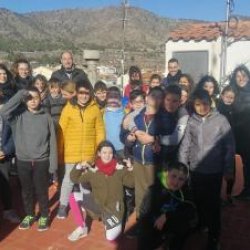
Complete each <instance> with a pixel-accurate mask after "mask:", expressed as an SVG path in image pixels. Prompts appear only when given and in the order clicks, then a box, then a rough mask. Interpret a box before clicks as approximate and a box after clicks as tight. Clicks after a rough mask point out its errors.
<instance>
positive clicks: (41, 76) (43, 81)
mask: <svg viewBox="0 0 250 250" xmlns="http://www.w3.org/2000/svg"><path fill="white" fill-rule="evenodd" d="M37 80H38V81H41V82H42V84H43V89H46V88H47V87H48V81H47V78H46V77H45V76H44V75H42V74H38V75H36V76H35V78H34V79H33V81H32V85H33V86H35V83H36V81H37Z"/></svg>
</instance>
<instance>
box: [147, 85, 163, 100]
mask: <svg viewBox="0 0 250 250" xmlns="http://www.w3.org/2000/svg"><path fill="white" fill-rule="evenodd" d="M164 95H165V94H164V91H163V89H162V88H161V87H160V86H157V87H155V88H152V89H150V90H149V93H148V96H151V97H153V98H154V99H155V100H158V99H163V98H164Z"/></svg>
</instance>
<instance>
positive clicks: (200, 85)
mask: <svg viewBox="0 0 250 250" xmlns="http://www.w3.org/2000/svg"><path fill="white" fill-rule="evenodd" d="M207 82H211V83H213V85H214V93H213V96H216V95H218V94H219V93H220V89H219V84H218V82H217V81H216V80H215V78H214V77H213V76H210V75H205V76H203V77H202V78H201V79H200V81H199V83H198V84H197V87H196V88H197V89H204V86H205V84H206V83H207Z"/></svg>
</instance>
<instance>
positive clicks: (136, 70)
mask: <svg viewBox="0 0 250 250" xmlns="http://www.w3.org/2000/svg"><path fill="white" fill-rule="evenodd" d="M134 73H138V74H139V78H140V80H141V79H142V75H141V70H140V68H139V67H138V66H131V67H130V68H129V73H128V74H129V79H131V77H132V75H133V74H134Z"/></svg>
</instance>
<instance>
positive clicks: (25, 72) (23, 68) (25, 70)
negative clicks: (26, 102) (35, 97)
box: [17, 63, 30, 79]
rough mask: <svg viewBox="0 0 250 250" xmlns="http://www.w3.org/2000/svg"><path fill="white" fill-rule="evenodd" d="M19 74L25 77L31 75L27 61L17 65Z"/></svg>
mask: <svg viewBox="0 0 250 250" xmlns="http://www.w3.org/2000/svg"><path fill="white" fill-rule="evenodd" d="M17 72H18V75H19V76H20V77H21V78H23V79H25V78H27V77H28V76H29V75H30V69H29V65H28V64H27V63H19V64H18V66H17Z"/></svg>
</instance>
